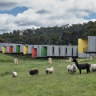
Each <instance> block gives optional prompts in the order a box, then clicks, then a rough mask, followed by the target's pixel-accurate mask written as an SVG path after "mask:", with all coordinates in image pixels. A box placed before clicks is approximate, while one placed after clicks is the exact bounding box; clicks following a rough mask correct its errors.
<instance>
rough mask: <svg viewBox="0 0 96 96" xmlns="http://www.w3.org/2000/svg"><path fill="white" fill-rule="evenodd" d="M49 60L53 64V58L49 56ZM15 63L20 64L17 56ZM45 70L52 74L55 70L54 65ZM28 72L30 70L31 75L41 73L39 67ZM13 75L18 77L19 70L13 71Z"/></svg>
mask: <svg viewBox="0 0 96 96" xmlns="http://www.w3.org/2000/svg"><path fill="white" fill-rule="evenodd" d="M48 62H49V64H52V59H51V58H49V60H48ZM14 63H15V64H18V59H17V58H15V59H14ZM45 71H46V74H52V73H53V72H54V67H50V68H46V70H45ZM28 72H29V74H30V75H38V74H39V70H38V69H34V70H32V69H30V70H28ZM12 77H13V78H14V77H17V72H15V71H13V72H12Z"/></svg>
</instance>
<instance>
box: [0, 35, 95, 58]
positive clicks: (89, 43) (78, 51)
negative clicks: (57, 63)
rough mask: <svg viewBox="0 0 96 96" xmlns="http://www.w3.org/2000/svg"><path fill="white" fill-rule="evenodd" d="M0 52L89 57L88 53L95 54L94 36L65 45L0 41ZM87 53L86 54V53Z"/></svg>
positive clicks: (39, 55) (33, 56)
mask: <svg viewBox="0 0 96 96" xmlns="http://www.w3.org/2000/svg"><path fill="white" fill-rule="evenodd" d="M0 52H2V53H10V54H12V53H18V54H19V53H22V54H25V55H26V54H31V55H32V58H35V57H78V58H89V57H90V54H91V55H93V56H96V36H88V38H86V39H78V45H77V46H65V45H58V46H57V45H27V44H10V43H9V44H8V43H0ZM86 53H87V54H86Z"/></svg>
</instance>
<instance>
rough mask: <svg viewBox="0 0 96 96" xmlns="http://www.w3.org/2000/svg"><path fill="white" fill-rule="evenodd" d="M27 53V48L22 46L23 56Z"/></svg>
mask: <svg viewBox="0 0 96 96" xmlns="http://www.w3.org/2000/svg"><path fill="white" fill-rule="evenodd" d="M27 53H28V46H24V47H23V54H27Z"/></svg>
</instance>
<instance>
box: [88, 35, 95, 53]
mask: <svg viewBox="0 0 96 96" xmlns="http://www.w3.org/2000/svg"><path fill="white" fill-rule="evenodd" d="M88 51H89V52H96V36H88Z"/></svg>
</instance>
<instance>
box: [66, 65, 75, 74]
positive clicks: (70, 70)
mask: <svg viewBox="0 0 96 96" xmlns="http://www.w3.org/2000/svg"><path fill="white" fill-rule="evenodd" d="M76 69H77V67H76V65H75V64H70V65H68V66H67V70H68V72H70V73H75V72H76Z"/></svg>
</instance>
